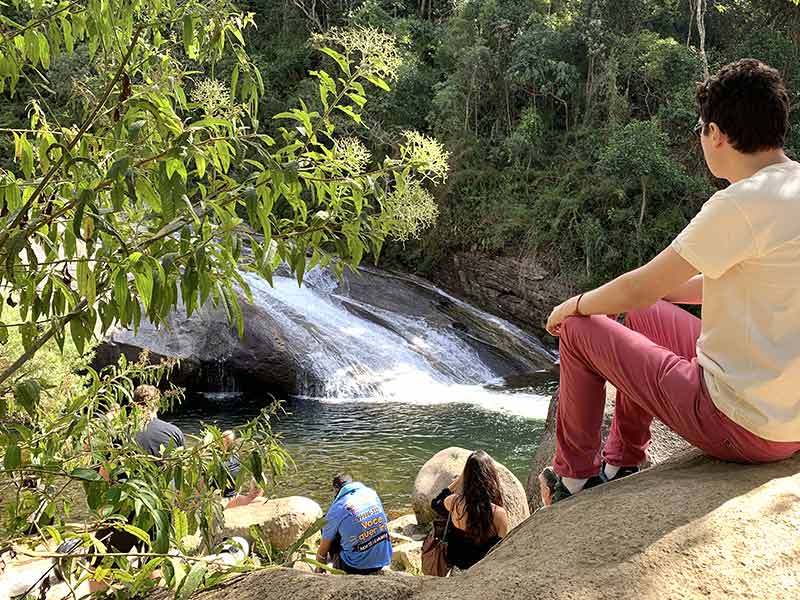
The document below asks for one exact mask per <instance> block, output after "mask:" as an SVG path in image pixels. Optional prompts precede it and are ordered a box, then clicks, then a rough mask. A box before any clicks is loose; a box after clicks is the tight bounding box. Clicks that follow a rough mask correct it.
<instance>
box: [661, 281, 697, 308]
mask: <svg viewBox="0 0 800 600" xmlns="http://www.w3.org/2000/svg"><path fill="white" fill-rule="evenodd" d="M664 300H666V301H667V302H672V303H673V304H702V303H703V276H702V275H695V276H694V277H692V278H691V279H690V280H689V281H687V282H686V283H684V284H683V285H680V286H678V287H677V288H675V289H674V290H672V291H671V292H670V293H669V294H667V295H666V296H664Z"/></svg>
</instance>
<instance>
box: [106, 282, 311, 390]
mask: <svg viewBox="0 0 800 600" xmlns="http://www.w3.org/2000/svg"><path fill="white" fill-rule="evenodd" d="M239 302H240V304H241V307H242V315H243V318H244V324H245V327H244V336H243V337H242V338H239V336H238V334H237V332H236V330H235V329H233V328H231V326H230V325H229V324H228V319H227V316H226V314H225V311H224V310H223V309H222V308H221V307H214V306H213V305H212V304H211V303H208V304H206V305H204V306H202V307H201V308H199V309H198V310H196V311H195V312H194V313H193V314H192V316H190V317H187V316H186V313H185V311H184V309H183V307H179V309H178V310H176V311H174V312H172V313H171V314H170V316H169V318H168V321H167V323H166V324H164V325H162V326H161V327H159V328H158V329H156V327H155V326H154V325H153V324H152V323H150V321H147V320H143V321H142V323H141V326H140V328H139V330H138V331H137V332H133V331H131V330H127V329H124V328H121V327H115V328H113V329H111V331H109V332H108V334H107V335H106V338H105V340H104V341H103V342H102V343H101V344H100V345H99V346H98V348H97V350H96V352H95V359H94V364H95V366H99V367H102V366H104V365H107V364H111V363H115V362H116V361H117V359H118V358H119V356H120V355H122V354H124V355H125V356H126V357H127V358H129V359H132V360H135V359H136V358H138V356H139V354H140V353H141V352H142V351H143V350H148V351H149V352H150V353H151V360H153V361H158V360H161V359H162V358H177V359H179V360H180V367H179V368H178V371H177V373H176V374H175V377H173V378H171V380H172V381H173V382H174V383H177V384H179V385H183V384H186V383H194V384H197V377H198V376H199V374H200V373H202V371H203V369H205V368H208V367H209V366H214V365H217V366H218V368H219V369H220V370H221V369H222V365H224V369H225V370H226V371H229V372H230V373H232V374H233V375H234V376H235V377H237V378H238V379H240V380H243V381H251V382H264V383H268V384H269V385H271V386H274V389H269V390H268V391H274V392H283V393H291V392H294V391H296V389H297V379H298V371H299V368H298V364H297V362H296V361H295V359H294V357H293V355H292V353H291V352H289V351H288V349H287V342H286V340H285V339H284V336H283V333H282V331H281V327H280V326H279V324H278V323H277V322H276V320H275V319H274V317H273V315H271V314H270V311H269V308H268V307H267V306H263V305H259V304H257V303H256V304H250V303H248V302H247V299H246V298H245V297H244V296H243V295H241V296H240V297H239ZM190 380H194V381H190Z"/></svg>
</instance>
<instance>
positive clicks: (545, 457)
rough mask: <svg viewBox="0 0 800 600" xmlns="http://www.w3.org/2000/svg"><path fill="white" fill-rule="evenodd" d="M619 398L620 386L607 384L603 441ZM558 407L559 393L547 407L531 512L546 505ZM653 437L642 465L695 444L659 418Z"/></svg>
mask: <svg viewBox="0 0 800 600" xmlns="http://www.w3.org/2000/svg"><path fill="white" fill-rule="evenodd" d="M616 398H617V390H616V389H615V388H614V386H612V385H611V384H606V407H605V413H604V416H603V429H602V435H603V443H605V440H606V438H607V437H608V432H609V431H610V429H611V419H612V417H613V416H614V403H615V402H616ZM557 409H558V393H556V394H554V395H553V397H552V398H551V399H550V407H549V408H548V410H547V421H546V422H545V427H544V431H542V437H541V438H540V439H539V446H538V447H537V449H536V453H535V454H534V455H533V459H532V460H531V469H530V471H529V473H528V482H527V486H526V492H527V494H528V503H529V506H530V509H531V512H533V511H535V510H536V509H537V508H540V507H541V506H542V497H541V494H540V491H539V473H541V472H542V469H544V468H545V467H546V466H547V465H549V464H552V461H553V455H554V454H555V451H556V412H557ZM650 433H651V435H652V439H651V441H650V447H649V448H648V449H647V456H646V458H645V460H644V462H642V464H641V465H639V466H640V467H641V468H646V467H649V466H652V465H657V464H659V463H662V462H664V461H665V460H667V459H669V458H672V457H673V456H677V455H679V454H681V453H682V452H685V451H686V450H688V449H689V448H691V447H692V446H691V444H689V442H687V441H686V440H684V439H683V438H682V437H681V436H679V435H678V434H677V433H675V432H673V431H671V430H670V429H668V428H667V427H666V425H664V424H663V423H662V422H661V421H659V420H658V419H654V420H653V423H652V425H650Z"/></svg>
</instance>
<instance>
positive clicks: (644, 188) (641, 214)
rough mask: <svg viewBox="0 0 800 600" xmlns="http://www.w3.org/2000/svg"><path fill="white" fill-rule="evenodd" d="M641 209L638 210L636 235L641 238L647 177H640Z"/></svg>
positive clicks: (645, 203) (645, 207)
mask: <svg viewBox="0 0 800 600" xmlns="http://www.w3.org/2000/svg"><path fill="white" fill-rule="evenodd" d="M641 182H642V207H641V208H640V209H639V225H638V226H637V228H636V229H637V231H638V232H639V233H638V235H639V237H641V232H642V226H643V225H644V213H645V211H646V210H647V177H642V179H641Z"/></svg>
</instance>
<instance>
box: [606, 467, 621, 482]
mask: <svg viewBox="0 0 800 600" xmlns="http://www.w3.org/2000/svg"><path fill="white" fill-rule="evenodd" d="M621 468H622V467H618V466H616V465H610V464H608V463H606V466H605V467H604V468H603V474H604V475H605V476H606V479H614V477H616V476H617V473H619V470H620V469H621Z"/></svg>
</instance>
